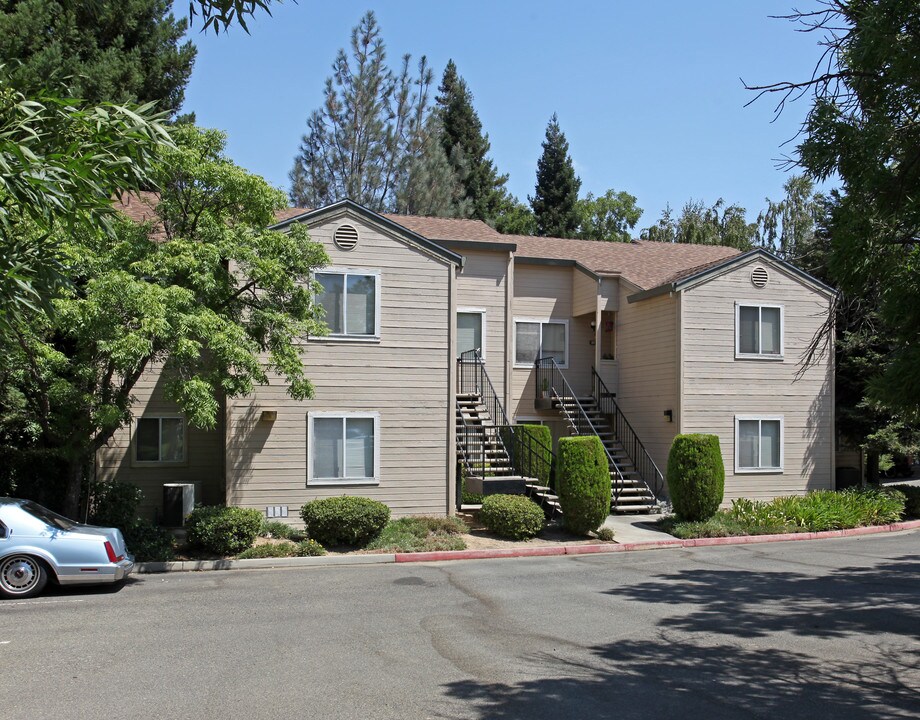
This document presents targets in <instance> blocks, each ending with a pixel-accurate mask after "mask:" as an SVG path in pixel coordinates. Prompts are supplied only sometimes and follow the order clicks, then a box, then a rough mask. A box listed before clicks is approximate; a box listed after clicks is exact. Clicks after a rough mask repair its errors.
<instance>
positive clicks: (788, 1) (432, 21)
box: [185, 0, 819, 227]
mask: <svg viewBox="0 0 920 720" xmlns="http://www.w3.org/2000/svg"><path fill="white" fill-rule="evenodd" d="M814 4H815V3H814V2H811V1H810V0H805V1H804V2H801V3H799V4H798V5H797V7H799V9H807V8H809V7H811V6H812V5H814ZM369 9H372V10H374V12H375V13H376V14H377V18H378V21H379V24H380V26H381V28H382V34H383V38H384V40H385V42H386V45H387V51H388V56H389V58H390V60H391V61H392V62H393V63H394V64H395V63H398V61H399V58H400V57H401V56H402V55H403V54H404V53H411V54H412V56H413V58H414V59H417V58H418V57H419V56H421V55H427V56H428V59H429V61H430V63H431V64H432V66H433V68H434V69H435V73H436V78H437V79H439V78H440V75H441V73H442V72H443V69H444V66H445V64H446V63H447V60H448V59H450V58H453V60H454V62H455V63H456V64H457V67H458V70H459V72H460V74H461V75H462V76H463V77H464V79H465V80H466V81H467V83H468V85H469V86H470V89H471V90H472V92H473V95H474V106H475V108H476V110H477V112H478V113H479V116H480V119H481V120H482V124H483V127H484V129H485V131H486V132H488V133H489V138H490V140H491V143H492V152H491V155H492V157H493V159H494V160H495V163H496V165H497V167H498V169H499V170H500V171H501V172H503V173H508V174H509V175H510V179H509V182H508V187H509V189H510V190H511V191H512V192H513V193H514V194H515V195H517V196H518V197H519V198H520V199H521V200H525V201H526V196H527V194H528V193H530V194H532V193H533V187H534V182H535V173H536V163H537V159H538V157H539V155H540V152H541V148H540V143H541V142H542V140H543V137H544V133H545V130H546V123H547V121H548V120H549V117H550V116H551V115H552V113H553V112H556V113H558V115H559V123H560V126H561V127H562V130H563V132H565V134H566V137H567V138H568V140H569V145H570V152H571V155H572V158H573V160H574V163H575V167H576V172H577V173H578V175H579V176H580V177H581V180H582V194H584V193H586V192H588V191H591V192H594V193H595V194H602V193H603V192H605V191H606V190H607V189H609V188H614V189H616V190H626V191H628V192H630V193H632V194H633V195H635V196H637V198H638V203H639V206H640V207H641V208H643V209H644V211H645V213H644V214H643V216H642V219H641V220H640V221H639V227H646V226H648V225H650V224H653V223H654V221H655V220H656V219H657V218H658V216H659V215H660V213H661V211H662V210H663V209H664V207H665V204H666V203H670V204H671V206H672V207H674V208H676V209H679V208H680V207H681V206H682V205H683V203H684V202H685V201H686V200H688V199H690V198H691V197H692V198H697V199H702V200H703V201H705V202H706V203H713V202H715V201H716V200H717V199H718V198H720V197H722V198H724V199H725V200H726V201H727V202H729V203H738V204H740V205H742V206H744V207H745V208H747V210H748V217H749V218H750V219H752V220H753V219H754V217H756V215H757V213H758V212H759V211H760V209H761V208H762V207H763V206H764V197H770V198H772V199H779V198H780V197H781V195H782V185H783V182H784V181H785V179H786V178H787V177H788V173H787V172H784V171H782V170H779V169H777V167H776V165H777V163H776V160H777V158H780V157H781V156H782V155H783V154H784V153H788V152H791V149H792V146H791V145H787V146H786V147H782V144H783V143H784V142H786V141H788V140H789V139H790V138H792V137H793V136H794V135H795V133H796V131H797V130H798V128H799V126H800V124H801V122H802V120H803V119H804V117H805V113H806V112H807V109H808V104H807V102H805V101H804V99H803V101H800V102H798V103H796V104H793V105H790V106H787V108H786V110H785V111H784V112H783V114H782V116H781V117H780V118H779V119H778V120H776V121H775V122H772V123H771V120H773V107H774V104H775V102H774V101H773V99H772V98H764V99H762V100H760V101H758V102H757V103H755V104H754V105H752V106H750V107H744V105H745V103H746V102H748V101H749V100H751V98H752V93H750V92H748V91H746V90H745V89H744V88H743V86H742V83H741V79H740V78H743V79H744V80H745V81H747V82H748V83H750V84H759V83H767V82H773V81H778V80H786V79H802V78H804V77H805V76H806V75H808V74H810V73H811V70H812V69H813V67H814V64H815V62H816V60H817V58H818V56H819V48H818V46H817V42H816V41H817V38H816V37H814V36H813V35H809V34H804V33H797V32H795V31H794V26H793V25H792V24H791V23H789V22H788V21H786V20H776V19H770V17H769V16H770V15H783V14H787V13H789V12H790V10H791V9H792V0H785V1H780V2H777V1H775V0H700V1H699V2H687V1H679V0H644V1H643V2H622V1H613V0H608V2H594V1H590V2H589V1H587V0H569V1H568V2H559V1H558V0H556V2H543V1H542V0H529V1H528V2H519V1H518V0H491V2H480V1H479V0H475V1H469V0H463V1H462V2H459V1H455V2H451V3H448V2H440V1H436V0H427V1H426V0H421V1H420V0H387V1H384V0H377V1H376V2H370V1H369V0H364V1H363V2H353V1H352V0H338V1H337V2H335V3H320V2H315V0H301V2H300V3H299V4H297V5H294V4H291V3H289V2H287V3H285V4H283V5H280V6H277V7H276V8H275V9H274V10H273V16H272V17H268V16H264V15H263V16H260V17H259V18H258V19H257V20H256V21H254V22H252V23H250V30H251V35H246V34H245V33H244V32H242V31H241V30H239V29H238V28H235V29H233V30H231V31H230V32H229V33H227V34H222V35H220V36H216V37H215V36H214V35H213V34H208V35H203V34H199V33H197V31H196V30H197V28H196V29H193V31H192V39H193V41H194V42H195V44H196V45H197V46H198V59H197V61H196V64H195V70H194V72H193V74H192V79H191V82H190V84H189V87H188V89H187V92H186V101H185V110H193V111H195V113H196V114H197V119H198V124H199V125H202V126H206V127H216V128H220V129H222V130H224V131H226V132H227V133H228V135H229V145H228V151H229V154H230V155H231V157H233V159H234V160H235V161H236V162H237V163H239V164H240V165H242V166H243V167H245V168H247V169H248V170H251V171H252V172H256V173H259V174H260V175H262V176H264V177H265V178H266V179H267V180H268V181H269V182H271V183H272V184H273V185H276V186H278V187H281V188H283V189H285V190H286V189H287V188H288V180H287V173H288V171H289V170H290V168H291V165H292V162H293V159H294V156H295V154H296V153H297V148H298V144H299V142H300V137H301V135H302V134H303V132H304V129H305V123H306V118H307V116H308V115H309V113H310V112H311V111H312V110H313V109H315V108H316V107H318V106H319V105H320V103H321V101H322V94H323V84H324V81H325V78H326V77H328V76H329V75H330V74H331V65H332V61H333V59H334V57H335V54H336V52H337V51H338V49H339V48H340V47H344V46H347V44H348V40H349V36H350V31H351V28H352V27H353V26H355V25H356V24H357V23H358V21H359V19H360V18H361V15H362V14H363V13H364V12H365V11H366V10H369ZM199 27H200V24H199Z"/></svg>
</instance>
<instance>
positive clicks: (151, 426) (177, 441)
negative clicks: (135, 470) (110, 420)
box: [132, 415, 187, 465]
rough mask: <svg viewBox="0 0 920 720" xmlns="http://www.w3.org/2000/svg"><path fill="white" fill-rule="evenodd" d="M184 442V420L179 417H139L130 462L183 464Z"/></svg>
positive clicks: (135, 425) (135, 422) (135, 423)
mask: <svg viewBox="0 0 920 720" xmlns="http://www.w3.org/2000/svg"><path fill="white" fill-rule="evenodd" d="M186 440H187V435H186V424H185V419H184V418H183V417H181V416H179V415H164V416H144V417H139V418H137V419H135V420H134V448H133V454H132V460H133V461H134V463H136V464H139V465H145V464H164V463H172V464H181V463H184V462H185V446H186Z"/></svg>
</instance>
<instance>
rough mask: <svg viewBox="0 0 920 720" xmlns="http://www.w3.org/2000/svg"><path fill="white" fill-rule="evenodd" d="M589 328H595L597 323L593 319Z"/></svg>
mask: <svg viewBox="0 0 920 720" xmlns="http://www.w3.org/2000/svg"><path fill="white" fill-rule="evenodd" d="M591 329H592V330H597V323H596V322H595V321H594V320H592V321H591Z"/></svg>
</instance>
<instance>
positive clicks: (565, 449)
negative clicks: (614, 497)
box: [556, 435, 610, 535]
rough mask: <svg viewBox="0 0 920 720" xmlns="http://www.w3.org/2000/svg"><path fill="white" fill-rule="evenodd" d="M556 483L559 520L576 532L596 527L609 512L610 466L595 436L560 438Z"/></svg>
mask: <svg viewBox="0 0 920 720" xmlns="http://www.w3.org/2000/svg"><path fill="white" fill-rule="evenodd" d="M556 463H557V472H556V485H557V487H558V494H559V504H560V505H561V506H562V522H563V524H564V525H565V527H566V529H567V530H569V531H570V532H573V533H575V534H576V535H587V534H588V533H589V532H591V531H592V530H596V529H597V528H598V527H599V526H600V524H601V523H602V522H604V520H605V519H606V517H607V516H608V515H609V514H610V466H609V465H608V463H607V455H606V453H605V452H604V446H603V445H602V444H601V440H600V438H599V437H597V436H596V435H580V436H575V437H567V438H561V439H560V440H559V454H558V456H557V459H556Z"/></svg>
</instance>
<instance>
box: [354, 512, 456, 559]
mask: <svg viewBox="0 0 920 720" xmlns="http://www.w3.org/2000/svg"><path fill="white" fill-rule="evenodd" d="M468 530H469V528H468V527H467V526H466V523H464V522H463V520H461V519H460V518H457V517H426V516H419V517H404V518H399V519H398V520H391V521H390V522H388V523H387V524H386V527H384V528H383V530H382V531H381V532H380V535H378V536H377V537H376V538H375V539H374V540H373V541H371V542H370V544H368V546H367V549H368V550H379V551H383V552H432V551H435V550H464V549H466V542H464V540H463V538H461V537H459V535H460V534H462V533H465V532H467V531H468Z"/></svg>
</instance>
